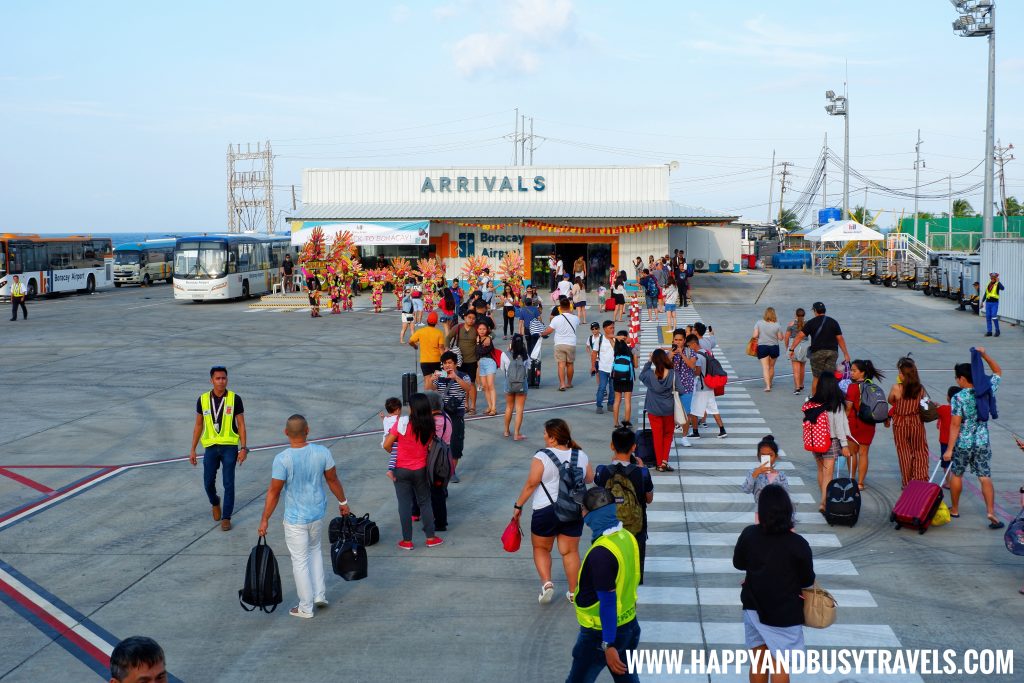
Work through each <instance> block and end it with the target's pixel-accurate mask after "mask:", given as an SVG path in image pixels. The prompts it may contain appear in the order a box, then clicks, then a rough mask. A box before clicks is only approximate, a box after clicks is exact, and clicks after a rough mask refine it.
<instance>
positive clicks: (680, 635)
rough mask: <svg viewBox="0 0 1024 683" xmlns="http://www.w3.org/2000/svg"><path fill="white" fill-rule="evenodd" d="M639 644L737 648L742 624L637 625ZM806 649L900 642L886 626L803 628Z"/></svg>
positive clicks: (660, 623) (662, 622)
mask: <svg viewBox="0 0 1024 683" xmlns="http://www.w3.org/2000/svg"><path fill="white" fill-rule="evenodd" d="M640 628H641V629H642V631H641V636H640V642H641V643H701V644H703V643H704V642H705V640H706V641H707V644H708V645H740V646H742V645H743V644H744V642H745V640H744V638H743V624H742V622H740V621H738V620H737V621H736V622H735V623H731V622H730V623H722V622H704V623H703V624H701V623H700V622H696V621H641V626H640ZM804 642H805V643H806V644H807V645H808V646H809V647H850V646H851V645H852V644H855V645H856V646H857V647H900V640H899V638H897V637H896V634H895V633H893V631H892V629H891V628H890V627H889V626H887V625H886V624H841V623H836V624H832V625H831V626H829V627H828V628H825V629H818V628H805V629H804Z"/></svg>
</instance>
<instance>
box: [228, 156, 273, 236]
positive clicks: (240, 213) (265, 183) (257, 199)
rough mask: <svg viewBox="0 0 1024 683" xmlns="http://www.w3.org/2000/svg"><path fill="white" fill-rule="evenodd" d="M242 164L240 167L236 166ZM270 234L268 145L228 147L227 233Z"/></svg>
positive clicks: (270, 194) (271, 163)
mask: <svg viewBox="0 0 1024 683" xmlns="http://www.w3.org/2000/svg"><path fill="white" fill-rule="evenodd" d="M239 162H242V163H239ZM261 224H262V226H263V230H264V232H266V233H267V234H270V233H273V232H274V154H273V152H272V151H271V149H270V141H269V140H267V141H266V142H257V143H256V149H255V150H253V145H252V144H251V143H246V145H245V151H244V152H243V151H242V146H241V145H228V232H250V231H256V230H257V228H258V226H260V225H261Z"/></svg>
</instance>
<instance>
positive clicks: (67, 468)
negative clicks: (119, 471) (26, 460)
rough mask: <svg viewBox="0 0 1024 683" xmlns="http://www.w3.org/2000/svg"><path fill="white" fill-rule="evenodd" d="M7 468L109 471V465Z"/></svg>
mask: <svg viewBox="0 0 1024 683" xmlns="http://www.w3.org/2000/svg"><path fill="white" fill-rule="evenodd" d="M7 467H13V468H15V469H19V470H27V469H52V470H74V469H83V470H90V469H91V470H102V469H105V468H106V469H109V468H110V465H7Z"/></svg>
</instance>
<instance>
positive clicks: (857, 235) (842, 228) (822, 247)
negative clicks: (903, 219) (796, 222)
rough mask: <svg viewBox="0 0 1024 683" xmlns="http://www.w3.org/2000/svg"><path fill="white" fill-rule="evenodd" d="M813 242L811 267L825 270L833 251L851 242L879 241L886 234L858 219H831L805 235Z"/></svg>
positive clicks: (806, 238) (821, 270)
mask: <svg viewBox="0 0 1024 683" xmlns="http://www.w3.org/2000/svg"><path fill="white" fill-rule="evenodd" d="M804 239H805V240H806V241H808V242H810V243H811V267H812V268H816V269H817V270H818V271H819V273H822V272H824V268H825V262H826V261H827V260H828V258H829V257H830V256H832V252H834V251H838V250H839V249H842V248H843V246H844V245H847V244H849V243H850V242H878V241H881V240H884V239H885V235H883V234H882V233H880V232H878V231H877V230H874V229H872V228H869V227H868V226H866V225H864V224H862V223H858V222H857V221H850V220H846V221H829V222H828V223H825V224H824V225H821V226H819V227H817V228H815V229H814V230H812V231H810V232H809V233H807V234H806V235H804Z"/></svg>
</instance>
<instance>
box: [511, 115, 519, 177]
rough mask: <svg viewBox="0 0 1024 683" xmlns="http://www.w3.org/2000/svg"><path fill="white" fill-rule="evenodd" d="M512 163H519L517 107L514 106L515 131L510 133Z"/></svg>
mask: <svg viewBox="0 0 1024 683" xmlns="http://www.w3.org/2000/svg"><path fill="white" fill-rule="evenodd" d="M512 165H513V166H518V165H519V107H516V132H515V133H513V134H512Z"/></svg>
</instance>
